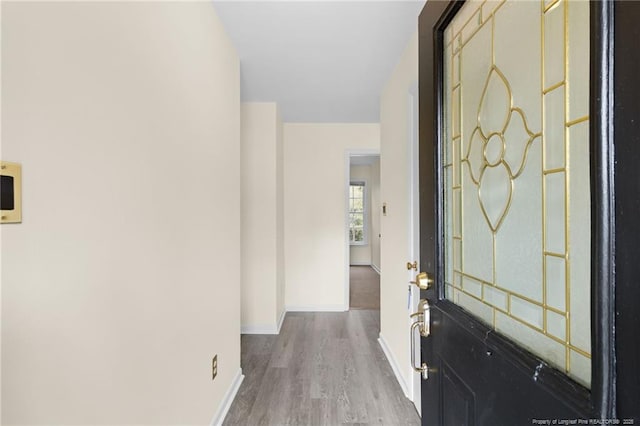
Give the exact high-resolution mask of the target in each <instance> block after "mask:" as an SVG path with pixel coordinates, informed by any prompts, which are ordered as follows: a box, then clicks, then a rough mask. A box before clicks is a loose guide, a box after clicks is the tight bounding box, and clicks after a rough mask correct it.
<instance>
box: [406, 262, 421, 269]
mask: <svg viewBox="0 0 640 426" xmlns="http://www.w3.org/2000/svg"><path fill="white" fill-rule="evenodd" d="M412 269H413V270H414V271H417V270H418V261H417V260H414V261H413V263H411V262H407V270H408V271H410V270H412Z"/></svg>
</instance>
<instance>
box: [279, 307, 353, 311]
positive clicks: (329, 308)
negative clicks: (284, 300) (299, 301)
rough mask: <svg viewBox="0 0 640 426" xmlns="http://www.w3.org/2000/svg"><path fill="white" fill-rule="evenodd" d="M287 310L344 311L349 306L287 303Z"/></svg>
mask: <svg viewBox="0 0 640 426" xmlns="http://www.w3.org/2000/svg"><path fill="white" fill-rule="evenodd" d="M285 310H286V311H287V312H344V311H348V310H349V307H348V306H347V307H346V308H345V305H287V306H286V307H285Z"/></svg>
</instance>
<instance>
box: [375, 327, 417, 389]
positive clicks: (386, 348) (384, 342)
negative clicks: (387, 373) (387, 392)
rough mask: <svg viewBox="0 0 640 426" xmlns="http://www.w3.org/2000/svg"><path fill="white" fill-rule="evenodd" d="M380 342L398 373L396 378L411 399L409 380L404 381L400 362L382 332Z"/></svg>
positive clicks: (395, 372) (394, 371) (394, 370)
mask: <svg viewBox="0 0 640 426" xmlns="http://www.w3.org/2000/svg"><path fill="white" fill-rule="evenodd" d="M378 343H380V346H381V347H382V352H384V354H385V355H386V356H387V360H389V364H391V369H392V370H393V373H394V374H395V375H396V379H397V380H398V383H400V387H401V388H402V392H404V396H406V397H407V398H409V399H411V393H410V392H409V386H407V382H405V381H404V377H402V373H401V372H400V367H399V366H398V362H397V361H396V358H395V357H394V356H393V354H392V353H391V350H390V349H389V346H387V342H386V341H385V340H384V337H382V333H380V337H379V338H378Z"/></svg>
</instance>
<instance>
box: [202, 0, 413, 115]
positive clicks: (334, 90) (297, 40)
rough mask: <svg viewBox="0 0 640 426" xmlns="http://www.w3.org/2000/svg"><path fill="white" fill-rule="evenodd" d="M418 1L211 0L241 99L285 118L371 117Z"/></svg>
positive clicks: (410, 27)
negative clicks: (271, 105)
mask: <svg viewBox="0 0 640 426" xmlns="http://www.w3.org/2000/svg"><path fill="white" fill-rule="evenodd" d="M424 3H425V2H424V1H398V0H396V1H339V2H330V1H256V2H253V1H252V2H248V1H214V7H215V8H216V11H217V12H218V15H219V16H220V19H221V20H222V23H223V25H224V26H225V28H226V30H227V33H228V34H229V37H230V38H231V40H232V41H233V43H234V45H235V47H236V49H237V51H238V55H239V56H240V63H241V82H242V100H243V101H258V102H277V103H278V106H279V108H280V111H281V114H282V118H283V121H286V122H344V123H349V122H351V123H357V122H362V123H364V122H369V123H371V122H378V121H379V98H380V93H381V91H382V89H383V87H384V85H385V84H386V82H387V80H388V79H389V77H390V75H391V72H392V70H393V68H394V66H395V65H396V63H397V62H398V60H399V58H400V55H401V54H402V51H403V50H404V48H405V47H406V45H407V43H408V41H409V38H410V37H411V35H412V34H413V33H414V32H415V31H416V28H417V17H418V14H419V13H420V10H421V9H422V7H423V5H424Z"/></svg>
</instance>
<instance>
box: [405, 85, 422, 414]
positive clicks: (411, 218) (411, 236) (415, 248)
mask: <svg viewBox="0 0 640 426" xmlns="http://www.w3.org/2000/svg"><path fill="white" fill-rule="evenodd" d="M407 111H409V114H408V120H407V136H408V137H407V182H408V188H407V197H408V198H407V199H408V201H409V203H408V206H407V207H408V212H407V224H408V227H407V242H408V246H407V253H408V254H409V256H408V257H407V260H408V261H409V262H412V261H418V263H420V192H419V191H420V185H419V178H420V167H419V136H418V133H419V125H420V116H419V111H418V81H417V80H415V81H413V82H412V83H411V84H410V85H409V90H408V92H407ZM418 267H420V265H418ZM416 274H417V272H416V271H411V270H410V271H408V277H409V280H410V281H412V280H414V279H415V275H416ZM410 291H411V298H410V300H411V306H410V309H409V314H412V313H414V312H417V308H418V303H419V301H420V290H419V289H418V287H416V286H410ZM411 323H413V318H410V319H409V326H411ZM412 339H414V336H409V339H408V340H407V344H408V345H409V351H408V352H409V353H411V348H412V347H413V346H414V345H412V342H411V340H412ZM414 349H415V353H416V358H419V357H420V354H419V352H420V347H415V348H414ZM410 359H411V358H410ZM408 385H409V393H410V395H411V402H413V404H414V406H415V407H416V410H417V411H418V414H420V415H422V404H421V389H420V388H421V385H422V381H421V379H420V373H418V372H416V371H412V374H411V376H410V380H409V383H408Z"/></svg>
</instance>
